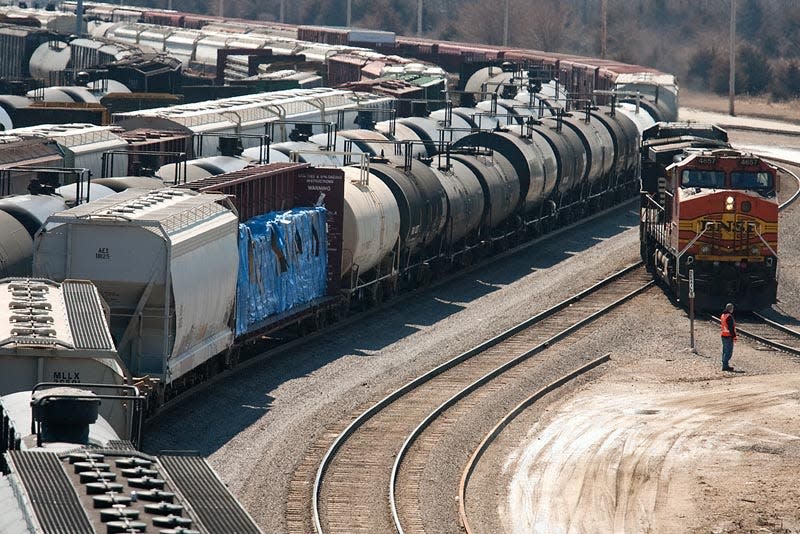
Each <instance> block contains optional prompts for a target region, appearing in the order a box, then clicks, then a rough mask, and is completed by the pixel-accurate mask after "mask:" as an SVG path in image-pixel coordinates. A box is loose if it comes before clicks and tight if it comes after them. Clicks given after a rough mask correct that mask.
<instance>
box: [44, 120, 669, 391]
mask: <svg viewBox="0 0 800 534" xmlns="http://www.w3.org/2000/svg"><path fill="white" fill-rule="evenodd" d="M640 112H642V113H644V111H643V110H640ZM148 113H150V112H143V115H142V116H140V117H138V118H137V121H136V122H135V125H136V126H137V127H140V126H143V125H145V124H146V122H145V123H140V121H141V120H144V119H146V118H147V116H148ZM439 114H440V115H441V116H442V120H441V121H440V120H437V119H435V118H430V117H427V118H423V117H410V118H405V119H400V120H398V121H396V123H395V124H392V123H391V122H389V123H383V124H381V125H380V128H381V129H382V130H383V131H384V132H385V133H381V132H379V131H376V130H366V129H358V130H350V131H347V130H345V131H342V132H338V136H337V139H340V140H341V141H342V143H343V145H344V146H343V148H347V149H348V150H347V152H346V153H344V154H342V153H340V152H337V151H332V150H331V148H335V146H336V143H334V145H333V146H320V145H315V144H313V143H311V142H308V141H292V142H290V145H289V148H290V149H291V153H292V156H293V157H294V158H295V159H301V158H306V159H308V160H313V159H314V158H327V159H325V162H326V165H327V166H325V167H311V166H309V164H308V163H296V164H292V163H273V164H271V165H267V166H262V165H255V166H245V167H244V168H243V169H241V170H238V171H235V172H228V173H225V174H219V175H213V174H212V175H205V176H204V177H201V178H199V179H194V180H190V181H186V182H185V183H179V184H177V185H178V186H179V188H169V189H162V190H157V191H141V190H130V191H128V192H122V193H118V194H115V195H110V196H107V197H104V198H101V199H99V200H95V201H93V202H90V203H88V204H83V205H80V206H77V207H75V208H73V209H70V210H67V211H63V212H60V213H57V214H55V215H53V216H52V217H50V218H49V219H48V220H47V221H46V223H45V225H44V228H43V230H41V231H40V232H39V233H38V234H37V235H36V242H35V258H34V272H35V273H36V275H37V276H44V277H48V278H53V279H56V280H63V279H67V278H70V277H74V276H76V275H77V274H78V273H82V275H83V276H89V277H90V278H91V279H92V280H93V281H94V282H95V283H96V284H97V285H98V288H99V289H100V291H101V294H103V296H104V297H105V298H106V300H107V301H108V302H109V305H110V307H111V324H112V331H113V332H114V335H115V339H116V340H117V343H118V347H119V351H120V354H121V355H122V359H123V361H124V362H125V365H126V367H127V368H128V369H129V370H130V372H131V373H132V374H133V375H134V376H136V377H140V378H142V377H149V379H150V381H151V382H153V381H155V384H156V386H155V387H156V391H157V392H158V393H159V398H169V397H170V396H171V395H173V394H174V393H176V392H178V391H181V390H182V389H184V388H186V387H189V386H191V385H192V384H193V383H195V382H196V381H197V380H200V379H202V377H204V376H205V375H206V374H208V373H210V372H213V370H215V369H217V368H219V367H221V366H226V365H231V364H232V363H234V362H235V360H236V358H237V351H238V349H239V348H240V347H241V346H242V345H244V344H246V343H248V342H249V341H251V340H253V339H258V338H260V337H262V336H263V335H265V334H268V333H271V332H275V331H278V330H281V329H285V328H286V327H287V326H289V325H300V326H302V327H304V328H305V327H308V326H310V327H312V328H314V327H317V326H319V324H322V323H324V322H326V321H328V320H331V319H333V318H335V317H337V316H338V315H340V314H341V313H343V312H346V310H347V309H348V308H350V307H351V306H353V305H362V304H369V303H372V302H376V301H380V300H382V299H384V298H387V297H388V296H390V295H392V294H394V293H396V292H397V291H400V290H403V289H404V288H408V287H417V286H419V285H420V284H424V283H426V282H427V281H428V280H430V279H431V277H434V276H436V275H437V274H438V273H442V272H446V271H448V270H450V269H452V268H454V267H458V266H460V265H464V264H467V263H469V262H472V261H474V260H475V259H476V258H480V257H481V256H484V255H486V254H489V253H491V252H492V251H494V250H497V249H502V248H506V247H508V246H510V245H513V244H514V243H518V242H521V241H522V240H524V239H527V238H529V237H530V236H532V235H538V234H539V233H541V232H543V231H546V230H548V229H550V228H553V227H555V226H558V225H561V224H564V223H567V222H571V221H574V220H577V219H579V218H580V217H583V216H586V215H587V214H589V213H592V212H595V211H597V210H598V209H602V208H605V207H608V206H611V205H613V204H614V203H616V202H618V201H619V200H621V199H624V198H629V197H630V196H631V195H633V194H634V192H635V191H638V185H639V172H638V169H639V158H638V147H639V139H640V131H639V129H638V126H637V123H638V122H641V121H642V120H643V119H641V118H639V121H638V122H637V121H636V120H633V119H632V118H631V117H630V112H629V111H627V110H625V109H624V108H619V107H614V108H596V109H591V108H588V109H586V110H585V111H584V112H581V113H580V114H577V113H576V114H574V115H573V114H565V113H563V112H559V113H557V114H556V115H554V116H549V117H546V116H542V117H534V116H533V115H530V114H528V115H526V114H516V115H514V114H503V115H498V114H491V113H489V112H486V111H484V110H481V109H480V108H473V109H463V108H462V109H458V110H455V109H454V110H441V111H440V112H439ZM154 116H155V117H157V118H158V117H159V114H158V113H156V114H155V115H154ZM175 116H176V117H180V116H181V114H180V113H179V112H176V114H175ZM126 117H127V116H126ZM126 120H132V119H130V118H126ZM159 120H163V119H161V118H159ZM479 120H484V121H487V120H488V121H489V124H491V127H490V129H489V130H481V129H479V127H478V125H477V122H476V121H479ZM444 121H449V122H448V123H445V122H444ZM456 121H462V122H463V123H464V124H467V125H468V128H467V129H466V131H451V132H448V131H447V128H446V127H444V126H445V125H446V124H453V123H455V122H456ZM649 122H650V123H652V122H653V119H652V118H649ZM304 124H305V123H304V122H302V121H301V122H300V124H298V125H296V126H303V125H304ZM392 132H393V133H392ZM451 134H452V135H454V136H455V137H456V139H455V142H453V143H443V142H441V140H440V137H441V136H448V138H449V135H451ZM314 137H316V136H312V137H311V138H309V139H312V138H314ZM322 138H323V139H326V140H327V139H328V137H327V136H322ZM280 145H281V144H280V143H278V144H276V145H275V147H280ZM356 147H357V148H356ZM269 148H270V149H272V147H269ZM265 149H266V148H262V147H259V150H261V151H262V152H263V151H264V150H265ZM278 152H279V150H278ZM359 153H360V154H359ZM339 157H342V158H352V159H354V160H356V161H358V163H357V164H355V165H346V164H345V165H342V163H346V162H339V161H338V160H337V159H336V158H339ZM229 158H231V159H233V158H236V156H229ZM195 178H197V177H195ZM219 193H224V194H226V195H228V197H231V198H233V199H234V200H233V202H234V204H233V205H230V204H228V203H227V201H226V200H225V199H226V198H228V197H226V196H221V195H219ZM315 206H322V207H324V208H325V210H324V214H325V215H324V217H325V218H326V221H327V224H325V225H324V226H320V223H319V222H316V223H314V222H311V221H310V220H309V221H308V222H300V221H295V222H287V220H284V219H281V218H279V219H275V221H276V223H275V225H274V226H271V227H270V228H271V229H268V228H266V227H265V226H264V224H263V223H256V222H253V219H252V218H253V217H256V218H257V216H260V215H263V214H266V213H269V212H272V211H275V210H278V211H280V210H285V209H287V208H292V207H298V208H305V209H306V210H313V209H315V208H314V207H315ZM314 213H316V212H314ZM319 216H320V215H314V216H311V215H309V217H312V219H313V217H319ZM237 220H238V222H239V225H237ZM287 225H289V226H287ZM292 225H294V226H292ZM286 228H297V230H296V231H295V230H286ZM300 228H303V230H302V231H301V230H300ZM323 228H324V229H323ZM245 237H246V238H245ZM120 243H125V245H124V246H122V247H120V246H119V244H120ZM260 243H265V244H266V246H264V245H261V244H260ZM68 244H69V245H68ZM67 248H69V249H70V253H68V254H67V253H66V250H67ZM198 258H205V259H204V260H203V261H202V262H198V261H197V259H198ZM315 258H317V259H325V261H326V263H325V266H324V267H315V268H314V269H316V272H320V271H319V269H322V270H323V271H324V272H325V278H326V280H327V283H326V284H322V285H320V284H316V285H314V287H315V288H316V289H314V290H312V291H305V289H304V290H303V291H301V293H303V295H304V296H303V297H302V298H300V299H299V300H296V301H295V302H296V305H294V306H290V307H288V308H286V307H284V308H270V306H267V303H268V301H269V298H271V297H272V296H274V295H279V297H277V300H280V301H283V300H285V299H286V298H288V295H289V292H291V291H295V292H296V290H297V288H298V287H300V288H306V287H307V286H309V284H310V281H309V280H310V278H312V277H311V276H310V274H311V269H312V267H311V266H312V265H318V264H317V263H315V262H316V261H318V260H315ZM142 262H144V263H142ZM190 265H192V266H193V267H191V268H190V267H189V266H190ZM198 265H203V266H204V268H203V269H199V268H198V267H197V266H198ZM237 266H238V267H237ZM237 272H238V273H239V275H238V278H237V276H236V273H237ZM258 273H260V274H258ZM304 277H305V278H304ZM311 285H313V284H311ZM199 287H203V288H206V289H205V290H204V291H197V288H199ZM309 287H310V286H309ZM270 288H272V289H270ZM281 288H283V289H281ZM254 295H256V296H255V297H254ZM258 295H260V297H259V296H258ZM198 299H199V300H198ZM245 302H251V304H252V303H253V302H254V303H255V304H253V306H250V307H249V308H247V307H244V303H245ZM259 303H260V304H259ZM261 308H263V309H267V308H269V309H270V310H272V311H267V312H263V311H259V310H260V309H261ZM243 313H246V314H247V320H246V321H243V320H242V315H241V314H243ZM259 313H260V315H259ZM233 325H236V326H235V327H234V326H233Z"/></svg>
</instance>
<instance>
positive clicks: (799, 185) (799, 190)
mask: <svg viewBox="0 0 800 534" xmlns="http://www.w3.org/2000/svg"><path fill="white" fill-rule="evenodd" d="M764 159H771V160H772V161H776V160H774V159H772V158H768V157H766V158H764ZM780 161H783V160H780ZM796 165H800V163H796ZM775 167H776V168H777V169H778V170H780V171H782V172H785V173H786V174H789V175H791V176H792V177H793V178H794V180H795V182H797V189H796V190H795V192H794V194H793V195H792V196H791V197H789V198H788V199H787V200H786V201H785V202H783V203H782V204H779V205H778V209H779V210H782V209H784V208H788V207H789V206H790V205H791V204H793V203H794V201H795V200H797V197H799V196H800V177H799V176H797V174H796V173H794V172H792V171H790V170H789V169H787V168H786V167H783V166H782V165H775Z"/></svg>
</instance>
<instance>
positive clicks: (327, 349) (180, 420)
mask: <svg viewBox="0 0 800 534" xmlns="http://www.w3.org/2000/svg"><path fill="white" fill-rule="evenodd" d="M637 221H638V214H637V212H636V209H620V210H618V211H617V212H614V213H612V214H609V215H608V216H607V217H603V218H602V220H601V221H600V222H597V221H594V222H590V223H585V224H583V225H578V226H576V227H575V228H574V229H573V230H570V231H568V232H565V233H562V234H561V235H556V236H552V237H548V238H546V239H543V240H541V241H540V242H539V243H537V244H535V245H533V246H531V247H530V248H528V249H526V250H524V251H521V252H519V253H517V254H514V255H513V256H509V257H508V258H507V259H506V260H504V261H503V262H502V265H498V264H497V263H494V264H491V265H488V266H484V267H480V268H478V269H476V270H474V271H471V272H469V273H465V274H464V275H462V276H459V277H457V279H456V281H454V282H452V283H447V284H445V285H442V286H438V287H431V288H427V289H421V290H417V291H415V292H413V293H411V294H408V295H405V296H403V297H402V298H399V299H396V302H395V303H393V304H391V305H389V306H386V307H384V308H382V309H379V310H376V311H375V313H374V314H370V315H369V318H368V319H364V320H356V321H353V322H350V323H349V324H347V325H345V326H344V327H342V328H334V329H333V331H332V332H330V333H325V334H323V335H321V336H319V337H318V338H317V339H314V340H311V341H310V342H309V343H307V344H306V345H304V347H303V350H302V352H287V353H283V354H280V355H278V356H275V357H273V358H270V359H269V360H267V361H265V362H263V363H259V364H257V365H253V366H252V367H250V368H248V369H247V371H246V372H244V373H239V374H238V375H236V376H231V377H229V378H227V379H225V380H222V381H220V382H219V383H218V384H215V385H214V387H213V388H211V392H210V393H208V394H204V395H195V396H194V397H192V399H191V402H189V403H187V405H186V407H181V408H179V409H176V410H174V413H169V414H165V415H164V416H163V417H162V418H160V419H159V420H158V421H157V422H156V423H155V424H153V425H152V426H151V428H150V429H149V430H148V432H147V434H146V435H145V440H144V446H143V448H144V450H145V452H149V453H153V454H156V453H158V452H159V451H163V450H184V451H185V450H190V451H195V452H197V453H198V454H200V455H203V456H209V455H211V454H213V453H214V452H215V451H217V450H219V449H220V448H221V447H223V446H224V445H225V444H227V443H228V442H230V441H231V440H235V439H237V436H240V435H242V434H243V433H244V434H245V435H246V431H247V429H250V428H251V427H252V426H253V425H258V429H266V428H267V426H269V425H270V423H271V422H272V421H273V417H275V418H276V419H277V420H285V419H284V417H279V416H277V415H275V414H274V413H273V412H274V411H276V410H281V411H284V413H285V411H286V410H289V411H290V412H292V411H294V410H296V413H303V412H305V411H318V410H320V409H321V408H320V407H321V406H323V405H324V404H325V399H326V397H328V396H330V398H332V399H333V398H340V397H341V396H340V395H337V394H336V389H337V388H340V387H353V386H352V381H349V380H348V378H349V377H347V376H345V375H343V374H342V373H344V372H345V371H341V370H339V369H337V367H336V366H335V365H330V364H332V363H333V362H335V361H337V360H340V359H342V358H352V357H358V358H363V359H364V363H363V365H364V366H370V365H373V364H372V363H371V360H372V359H374V358H379V357H380V354H381V352H382V351H384V350H386V349H387V348H388V347H389V346H391V345H392V344H394V343H397V342H399V341H400V340H402V339H403V338H405V337H408V336H410V335H412V334H414V333H416V332H418V331H420V330H421V329H423V328H424V327H426V326H430V325H433V324H436V323H437V322H439V321H441V320H443V319H445V318H447V317H449V316H451V315H453V314H455V313H458V312H459V311H461V310H463V309H464V308H466V307H467V306H468V305H469V303H470V302H473V301H476V300H478V299H480V298H481V297H483V296H485V295H487V294H489V293H491V292H494V291H498V290H500V289H501V288H502V287H503V286H505V285H508V284H510V283H512V282H514V281H515V280H518V279H520V278H521V277H523V276H525V275H528V274H530V273H531V272H532V271H534V270H539V269H546V268H550V267H553V266H554V265H556V264H558V263H559V262H561V261H563V260H564V259H566V258H568V257H570V256H573V255H575V254H577V253H579V252H581V251H584V250H587V249H589V248H591V247H592V246H594V245H596V244H597V243H598V242H599V241H602V240H604V239H608V238H610V237H613V236H614V235H617V234H619V233H622V232H624V231H626V230H628V229H630V228H632V227H634V226H636V224H637ZM377 369H378V366H377V365H376V370H377ZM311 375H317V377H318V378H317V380H315V382H316V383H317V384H318V385H317V386H315V387H311V388H309V386H307V385H305V384H303V385H300V386H299V387H300V388H301V389H297V388H298V386H293V385H292V381H293V380H296V379H299V378H302V377H307V376H311ZM298 384H302V383H298ZM347 384H350V386H348V385H347ZM362 386H367V384H362ZM302 388H309V389H307V390H306V389H302ZM276 392H278V393H276ZM276 396H277V397H279V398H280V399H282V401H281V402H279V403H277V404H276ZM287 404H291V406H288V405H287ZM271 432H273V433H275V432H277V433H279V432H280V430H279V429H274V430H271ZM242 439H246V438H242Z"/></svg>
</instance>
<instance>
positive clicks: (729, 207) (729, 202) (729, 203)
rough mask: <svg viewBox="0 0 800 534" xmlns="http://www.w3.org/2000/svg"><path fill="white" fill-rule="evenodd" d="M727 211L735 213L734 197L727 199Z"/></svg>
mask: <svg viewBox="0 0 800 534" xmlns="http://www.w3.org/2000/svg"><path fill="white" fill-rule="evenodd" d="M725 211H733V197H728V198H726V199H725Z"/></svg>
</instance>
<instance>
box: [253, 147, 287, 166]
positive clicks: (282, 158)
mask: <svg viewBox="0 0 800 534" xmlns="http://www.w3.org/2000/svg"><path fill="white" fill-rule="evenodd" d="M262 151H264V149H263V148H261V147H260V146H253V147H250V148H245V149H244V150H243V151H242V157H245V158H248V159H249V160H251V161H253V162H254V163H258V161H259V159H261V158H264V159H266V158H267V156H269V158H268V161H269V162H270V163H282V162H289V161H291V159H289V156H288V155H286V154H284V153H283V152H281V151H280V150H275V149H274V148H273V147H272V146H270V147H269V150H268V151H264V152H266V153H264V154H262Z"/></svg>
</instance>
